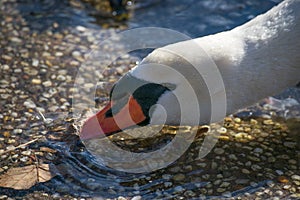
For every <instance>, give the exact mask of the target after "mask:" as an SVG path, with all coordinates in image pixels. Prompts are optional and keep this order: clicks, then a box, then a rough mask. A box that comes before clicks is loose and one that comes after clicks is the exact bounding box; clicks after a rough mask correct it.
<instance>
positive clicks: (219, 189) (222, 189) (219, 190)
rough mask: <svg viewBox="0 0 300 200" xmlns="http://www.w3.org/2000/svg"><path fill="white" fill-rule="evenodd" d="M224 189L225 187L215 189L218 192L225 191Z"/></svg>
mask: <svg viewBox="0 0 300 200" xmlns="http://www.w3.org/2000/svg"><path fill="white" fill-rule="evenodd" d="M225 191H226V188H218V189H217V192H219V193H223V192H225Z"/></svg>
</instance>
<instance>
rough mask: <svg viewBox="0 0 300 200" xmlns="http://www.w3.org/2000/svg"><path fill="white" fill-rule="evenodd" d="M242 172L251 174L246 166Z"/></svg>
mask: <svg viewBox="0 0 300 200" xmlns="http://www.w3.org/2000/svg"><path fill="white" fill-rule="evenodd" d="M242 173H243V174H250V171H249V170H248V169H245V168H244V169H242Z"/></svg>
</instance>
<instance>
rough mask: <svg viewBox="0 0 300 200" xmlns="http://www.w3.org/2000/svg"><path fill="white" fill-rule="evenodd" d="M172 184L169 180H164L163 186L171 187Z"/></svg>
mask: <svg viewBox="0 0 300 200" xmlns="http://www.w3.org/2000/svg"><path fill="white" fill-rule="evenodd" d="M172 185H173V183H172V182H169V181H167V182H164V186H165V187H171V186H172Z"/></svg>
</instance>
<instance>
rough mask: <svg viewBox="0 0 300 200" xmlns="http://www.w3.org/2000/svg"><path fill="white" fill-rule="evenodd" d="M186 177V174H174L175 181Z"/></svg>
mask: <svg viewBox="0 0 300 200" xmlns="http://www.w3.org/2000/svg"><path fill="white" fill-rule="evenodd" d="M184 179H185V175H184V174H176V175H174V176H173V180H174V181H182V180H184Z"/></svg>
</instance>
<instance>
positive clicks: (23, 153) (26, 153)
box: [21, 150, 31, 156]
mask: <svg viewBox="0 0 300 200" xmlns="http://www.w3.org/2000/svg"><path fill="white" fill-rule="evenodd" d="M21 154H22V155H24V156H29V155H30V154H31V150H28V151H22V153H21Z"/></svg>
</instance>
